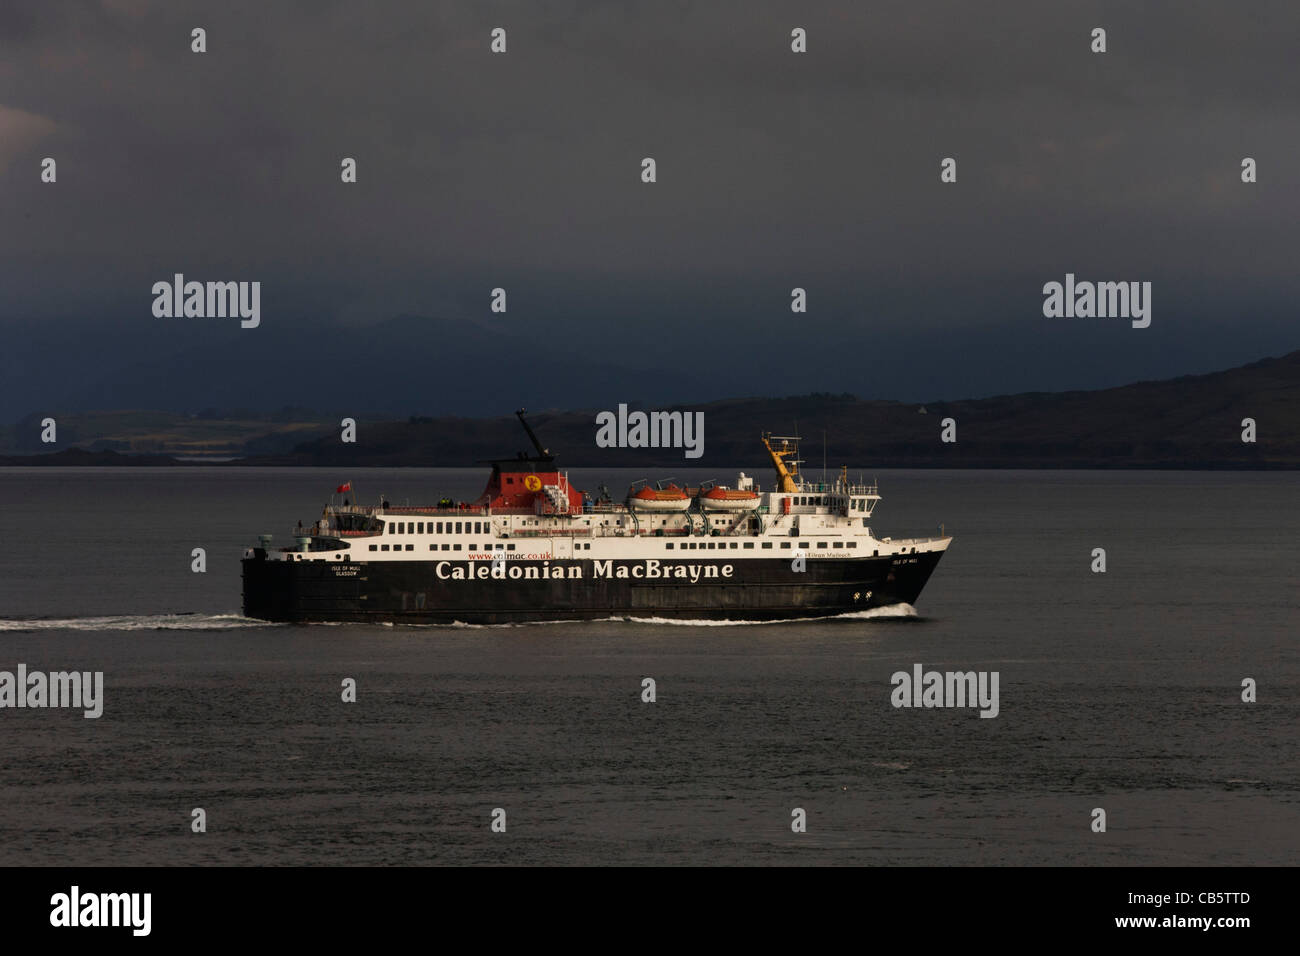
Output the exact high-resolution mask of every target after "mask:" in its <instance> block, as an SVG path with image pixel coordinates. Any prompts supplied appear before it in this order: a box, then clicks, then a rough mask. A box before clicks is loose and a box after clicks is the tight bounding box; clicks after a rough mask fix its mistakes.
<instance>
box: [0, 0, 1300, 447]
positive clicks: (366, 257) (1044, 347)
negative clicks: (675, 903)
mask: <svg viewBox="0 0 1300 956" xmlns="http://www.w3.org/2000/svg"><path fill="white" fill-rule="evenodd" d="M1136 6H1137V5H1135V4H1132V3H1114V4H1108V3H1059V2H1052V3H1044V2H1042V0H1025V2H999V3H996V4H976V3H970V2H968V0H966V2H954V3H937V2H936V3H929V2H917V0H910V2H905V0H900V2H873V3H869V4H868V3H860V2H855V3H848V2H836V3H831V2H790V3H780V2H766V0H743V2H707V3H691V2H672V0H645V2H613V0H600V2H590V3H587V2H577V0H568V2H565V0H551V2H539V0H529V2H518V3H490V2H458V3H444V2H433V0H430V2H419V3H416V2H407V3H382V2H370V0H367V2H349V3H344V2H320V0H304V2H300V3H295V2H286V0H275V2H263V0H256V2H221V3H208V4H190V3H184V2H177V0H96V2H91V0H83V2H71V0H66V2H65V0H53V2H52V0H30V2H29V0H5V2H4V3H3V4H0V223H3V228H2V229H0V335H2V336H3V343H4V349H3V356H2V357H0V372H3V381H0V420H3V421H12V420H15V419H16V418H18V417H19V416H20V415H23V414H26V413H29V412H32V411H43V410H47V409H48V410H55V409H59V410H64V411H75V410H79V409H82V408H88V407H99V408H112V407H124V406H131V407H140V406H142V405H145V406H148V407H154V408H160V409H192V408H198V407H203V406H206V405H229V404H232V403H234V402H236V401H239V400H240V399H241V398H243V399H246V400H244V401H243V402H242V403H243V404H247V405H251V406H257V405H276V404H283V403H284V402H285V401H289V400H293V401H295V402H296V403H298V404H303V405H308V406H315V407H321V408H335V407H338V406H339V404H340V402H339V398H340V386H341V383H348V382H351V383H352V385H351V394H345V395H344V396H343V398H344V399H345V400H346V401H349V402H353V403H355V404H357V405H358V407H361V408H365V409H378V410H385V411H391V412H394V413H399V414H405V413H410V412H420V413H424V414H437V413H440V412H456V413H476V412H479V413H485V414H486V413H493V414H495V413H500V412H503V411H509V410H511V409H513V408H515V407H517V406H518V405H520V404H529V405H532V406H534V407H548V406H561V405H563V406H584V407H598V408H612V407H614V406H615V405H616V404H617V403H618V402H620V401H629V400H633V401H635V400H645V401H657V402H668V401H700V400H709V399H716V398H725V397H733V396H741V395H784V394H798V393H805V392H813V391H831V392H845V391H847V392H854V393H856V394H859V395H862V396H865V397H880V398H900V399H905V400H909V401H910V400H918V401H924V400H929V399H934V398H960V397H973V396H979V395H990V394H999V393H1007V392H1020V391H1031V390H1062V389H1070V388H1096V387H1104V386H1108V385H1115V384H1123V383H1126V382H1129V381H1133V380H1136V379H1141V378H1160V377H1168V376H1172V375H1178V374H1184V373H1194V372H1204V371H1210V370H1213V369H1218V368H1225V367H1229V366H1232V365H1238V364H1242V363H1244V362H1248V361H1253V360H1255V359H1258V358H1262V357H1264V356H1267V355H1278V354H1282V353H1285V352H1289V351H1292V350H1295V349H1297V348H1300V323H1297V322H1296V320H1295V312H1294V307H1293V303H1294V302H1295V300H1296V298H1297V295H1298V294H1300V269H1297V267H1296V248H1297V243H1296V232H1297V229H1298V228H1300V215H1298V213H1300V202H1298V200H1300V187H1298V185H1297V184H1298V183H1300V160H1298V157H1300V71H1297V69H1296V41H1297V37H1298V36H1300V5H1297V4H1295V3H1294V2H1278V3H1251V4H1249V5H1247V6H1242V5H1237V4H1232V3H1228V2H1220V3H1196V2H1185V0H1184V2H1169V3H1148V4H1142V5H1141V9H1140V10H1138V9H1133V8H1134V7H1136ZM498 26H499V27H503V28H505V29H506V31H507V43H508V52H507V53H506V54H504V55H494V54H492V53H491V52H490V51H489V42H490V36H489V34H490V31H491V29H492V28H493V27H498ZM1097 26H1101V27H1104V28H1105V29H1106V30H1107V45H1108V52H1106V53H1105V54H1101V55H1098V54H1094V53H1092V52H1091V51H1090V42H1091V41H1090V32H1091V30H1092V29H1093V28H1094V27H1097ZM194 27H203V28H205V29H206V31H207V49H208V52H206V53H204V54H195V53H192V52H191V50H190V44H191V39H190V31H191V29H192V28H194ZM795 27H803V28H804V29H806V30H807V35H808V52H807V53H806V54H795V53H792V52H791V50H790V32H791V30H792V29H793V28H795ZM47 156H49V157H53V158H55V160H56V161H57V175H58V180H57V182H56V183H54V184H46V183H42V182H41V181H40V173H41V160H42V159H43V158H44V157H47ZM949 156H951V157H954V158H956V160H957V182H956V183H955V184H944V183H941V182H940V178H939V172H940V169H939V164H940V160H941V159H943V158H944V157H949ZM1246 156H1250V157H1253V158H1255V159H1256V160H1257V161H1258V167H1259V171H1258V177H1259V181H1258V183H1256V184H1253V185H1245V184H1243V183H1242V182H1241V178H1240V172H1241V165H1240V164H1241V160H1242V158H1243V157H1246ZM343 157H355V158H356V160H357V163H358V182H357V183H356V184H344V183H342V182H340V176H339V173H340V166H339V164H340V160H341V159H342V158H343ZM644 157H653V158H654V159H655V160H656V162H657V164H658V182H656V183H654V184H650V185H647V184H643V183H642V182H641V181H640V163H641V160H642V159H643V158H644ZM176 272H181V273H184V274H185V276H186V277H187V278H190V279H198V280H246V281H251V280H257V281H260V282H261V283H262V316H261V326H260V327H259V328H257V329H241V328H240V327H239V323H238V321H237V320H228V319H226V320H223V319H197V318H190V319H160V318H155V317H154V316H153V314H152V312H151V306H152V302H153V296H152V293H151V291H150V290H151V287H152V285H153V283H154V282H156V281H159V280H169V279H170V278H171V276H172V275H173V273H176ZM1066 272H1073V273H1075V274H1076V275H1078V276H1079V277H1080V278H1081V279H1095V280H1140V281H1150V282H1152V284H1153V293H1152V299H1153V302H1152V305H1153V311H1152V323H1151V326H1150V328H1147V329H1142V330H1139V329H1133V328H1131V327H1130V325H1129V323H1128V322H1126V321H1123V320H1114V319H1110V320H1106V319H1048V318H1044V316H1043V314H1042V303H1043V295H1042V286H1043V284H1044V283H1045V282H1049V281H1052V280H1057V281H1060V280H1062V279H1063V278H1064V276H1065V273H1066ZM498 286H500V287H504V288H505V289H506V291H507V295H508V309H509V310H508V312H507V313H506V314H504V315H493V314H492V313H491V312H490V311H489V294H490V291H491V289H493V288H494V287H498ZM796 286H799V287H803V288H805V289H807V292H808V305H809V310H808V313H807V314H806V315H793V314H792V313H791V312H790V306H789V303H790V290H791V289H792V288H793V287H796ZM400 317H405V318H404V319H402V321H400V322H396V323H395V320H398V319H399V318H400ZM426 330H427V334H425V333H426ZM534 359H535V361H534ZM313 361H316V362H317V363H318V364H317V365H316V366H313V364H312V363H313ZM389 363H391V364H389ZM467 365H468V366H469V367H470V368H471V370H472V374H469V373H467ZM358 366H360V367H362V368H364V370H365V371H364V373H361V374H358V375H357V376H356V377H355V378H354V373H357V368H358ZM399 372H400V373H401V374H396V373H399ZM408 373H409V374H408ZM453 373H454V374H453ZM467 374H469V377H468V378H467V377H466V376H467ZM476 376H477V377H476Z"/></svg>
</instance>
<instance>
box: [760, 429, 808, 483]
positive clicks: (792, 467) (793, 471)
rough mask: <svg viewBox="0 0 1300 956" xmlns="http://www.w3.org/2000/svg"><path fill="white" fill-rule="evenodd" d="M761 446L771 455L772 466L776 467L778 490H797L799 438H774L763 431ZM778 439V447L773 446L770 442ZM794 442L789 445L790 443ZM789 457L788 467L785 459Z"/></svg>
mask: <svg viewBox="0 0 1300 956" xmlns="http://www.w3.org/2000/svg"><path fill="white" fill-rule="evenodd" d="M762 438H763V447H764V448H766V449H767V453H768V454H769V455H771V456H772V466H773V467H774V468H776V480H777V485H778V488H777V490H778V491H798V490H799V484H798V480H797V479H798V477H799V439H798V438H775V437H773V436H772V435H769V434H767V433H766V432H764V433H763V436H762ZM774 441H779V442H780V443H781V447H780V448H773V447H772V442H774ZM791 442H794V446H793V447H791V445H790V443H791ZM787 458H789V459H790V461H789V463H788V464H789V467H787V462H786V459H787Z"/></svg>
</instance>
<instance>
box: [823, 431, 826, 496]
mask: <svg viewBox="0 0 1300 956" xmlns="http://www.w3.org/2000/svg"><path fill="white" fill-rule="evenodd" d="M825 484H826V429H824V428H823V429H822V485H823V486H825Z"/></svg>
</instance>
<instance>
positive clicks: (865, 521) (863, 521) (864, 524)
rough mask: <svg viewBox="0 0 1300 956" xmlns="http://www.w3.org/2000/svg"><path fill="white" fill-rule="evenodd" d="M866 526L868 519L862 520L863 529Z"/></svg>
mask: <svg viewBox="0 0 1300 956" xmlns="http://www.w3.org/2000/svg"><path fill="white" fill-rule="evenodd" d="M866 526H867V519H866V518H863V519H862V527H864V528H865V527H866Z"/></svg>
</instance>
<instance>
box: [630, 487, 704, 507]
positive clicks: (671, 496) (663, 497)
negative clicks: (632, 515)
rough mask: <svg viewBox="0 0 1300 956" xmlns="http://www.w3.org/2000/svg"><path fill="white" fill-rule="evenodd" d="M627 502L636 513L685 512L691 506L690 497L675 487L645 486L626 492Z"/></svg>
mask: <svg viewBox="0 0 1300 956" xmlns="http://www.w3.org/2000/svg"><path fill="white" fill-rule="evenodd" d="M627 502H628V504H629V505H631V506H632V508H633V509H634V510H636V511H685V510H686V509H687V508H689V507H690V506H691V496H690V495H688V494H687V493H686V492H685V491H684V490H682V489H681V488H679V487H677V486H676V485H669V486H668V487H667V488H651V487H649V486H646V487H644V488H641V489H639V490H637V491H631V492H628V496H627Z"/></svg>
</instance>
